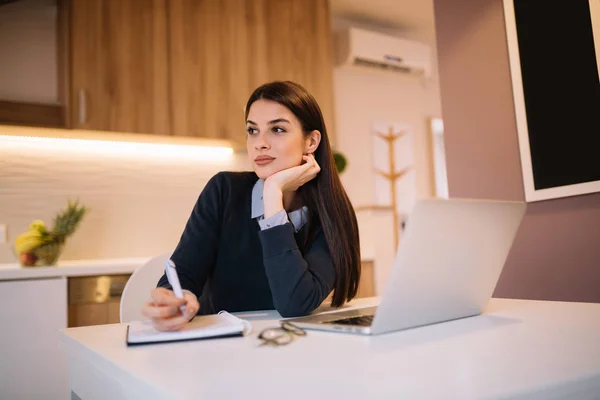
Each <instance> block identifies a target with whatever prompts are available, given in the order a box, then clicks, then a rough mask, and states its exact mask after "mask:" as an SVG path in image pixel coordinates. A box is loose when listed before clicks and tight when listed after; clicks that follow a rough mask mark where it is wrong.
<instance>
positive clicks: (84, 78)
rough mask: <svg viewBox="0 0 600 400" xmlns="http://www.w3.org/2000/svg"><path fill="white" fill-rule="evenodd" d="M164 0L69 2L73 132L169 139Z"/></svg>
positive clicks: (165, 11)
mask: <svg viewBox="0 0 600 400" xmlns="http://www.w3.org/2000/svg"><path fill="white" fill-rule="evenodd" d="M166 4H167V2H166V1H165V0H145V1H139V0H119V1H111V0H71V1H70V7H69V9H68V12H69V14H70V17H69V20H70V34H69V37H70V41H69V51H70V54H71V57H70V60H71V63H70V68H69V69H70V74H69V75H70V86H71V88H70V95H71V96H70V100H71V105H72V106H71V107H70V111H71V112H70V121H71V126H72V127H73V128H79V129H92V130H102V131H118V132H132V133H155V134H163V135H166V134H169V133H170V126H169V116H170V113H169V89H168V86H167V69H168V57H167V39H168V37H167V27H166V22H167V21H166V15H167V10H166Z"/></svg>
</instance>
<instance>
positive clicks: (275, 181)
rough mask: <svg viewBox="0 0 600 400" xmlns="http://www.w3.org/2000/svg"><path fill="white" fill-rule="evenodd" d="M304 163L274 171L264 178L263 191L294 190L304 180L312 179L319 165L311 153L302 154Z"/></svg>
mask: <svg viewBox="0 0 600 400" xmlns="http://www.w3.org/2000/svg"><path fill="white" fill-rule="evenodd" d="M302 159H303V160H304V164H302V165H299V166H297V167H292V168H287V169H284V170H281V171H279V172H276V173H274V174H273V175H271V176H269V177H268V178H267V179H265V191H268V190H278V191H281V192H287V191H295V190H298V188H299V187H300V186H302V185H304V184H305V183H306V182H308V181H311V180H313V179H314V178H315V177H316V176H317V174H318V173H319V172H321V167H320V166H319V164H318V163H317V160H315V157H314V156H313V155H312V154H308V155H305V156H302Z"/></svg>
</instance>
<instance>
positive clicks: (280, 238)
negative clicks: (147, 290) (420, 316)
mask: <svg viewBox="0 0 600 400" xmlns="http://www.w3.org/2000/svg"><path fill="white" fill-rule="evenodd" d="M246 143H247V145H246V146H247V150H248V156H249V158H250V162H251V163H252V166H253V169H254V172H221V173H218V174H217V175H215V176H214V177H213V178H211V180H210V181H209V182H208V184H207V185H206V187H205V188H204V190H203V191H202V193H201V194H200V197H199V198H198V201H197V203H196V205H195V207H194V210H193V211H192V214H191V216H190V218H189V220H188V222H187V225H186V227H185V230H184V232H183V234H182V236H181V239H180V241H179V244H178V246H177V248H176V249H175V251H174V253H173V255H172V256H171V260H173V262H174V263H175V265H176V267H177V271H178V275H179V279H180V281H181V286H182V288H183V289H184V299H179V298H177V297H175V296H174V294H173V292H172V291H171V290H170V286H169V284H168V281H167V279H166V276H164V275H163V277H162V278H161V279H160V281H159V282H158V287H157V288H156V289H154V290H153V292H152V300H151V301H149V302H148V303H147V304H146V305H145V306H144V309H143V314H144V315H145V316H146V317H148V318H151V319H152V320H153V323H154V326H155V327H156V328H157V329H159V330H178V329H181V328H182V327H183V326H184V325H185V324H186V323H187V322H188V321H189V320H191V319H192V318H193V317H194V316H195V315H196V313H199V314H212V313H216V312H219V311H220V310H227V311H229V312H235V311H248V310H264V309H273V308H275V309H277V311H279V313H280V314H281V315H282V316H283V317H292V316H300V315H306V314H308V313H310V312H311V311H313V310H314V309H315V308H317V307H318V306H319V305H320V304H321V303H322V302H323V300H324V299H325V298H326V297H327V296H328V295H329V293H330V292H331V291H332V290H333V299H332V306H334V307H339V306H341V305H342V304H344V302H346V301H348V300H351V299H352V298H353V297H354V296H355V295H356V291H357V288H358V282H359V279H360V250H359V239H358V226H357V222H356V215H355V213H354V210H353V208H352V205H351V204H350V201H349V200H348V196H347V195H346V192H345V191H344V189H343V187H342V184H341V182H340V179H339V176H338V173H337V170H336V169H335V164H334V161H333V155H332V153H331V148H330V145H329V139H328V137H327V130H326V129H325V124H324V122H323V116H322V114H321V110H320V108H319V106H318V104H317V102H316V101H315V99H314V98H313V97H312V96H311V95H310V94H309V93H308V92H307V91H306V90H305V89H304V88H303V87H302V86H300V85H298V84H296V83H293V82H272V83H268V84H265V85H263V86H261V87H259V88H258V89H256V90H255V91H254V93H252V96H250V99H249V100H248V103H247V105H246ZM181 305H185V311H184V312H183V313H182V312H180V311H179V306H181Z"/></svg>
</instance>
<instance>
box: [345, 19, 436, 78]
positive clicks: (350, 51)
mask: <svg viewBox="0 0 600 400" xmlns="http://www.w3.org/2000/svg"><path fill="white" fill-rule="evenodd" d="M334 50H335V61H336V66H343V65H362V66H367V67H372V68H379V69H386V70H390V71H395V72H404V73H410V74H417V75H423V76H425V77H426V78H429V77H430V76H431V48H430V47H429V45H427V44H423V43H419V42H415V41H412V40H406V39H403V38H400V37H396V36H391V35H386V34H382V33H378V32H372V31H367V30H364V29H358V28H347V29H345V30H343V31H340V32H338V33H336V34H335V36H334Z"/></svg>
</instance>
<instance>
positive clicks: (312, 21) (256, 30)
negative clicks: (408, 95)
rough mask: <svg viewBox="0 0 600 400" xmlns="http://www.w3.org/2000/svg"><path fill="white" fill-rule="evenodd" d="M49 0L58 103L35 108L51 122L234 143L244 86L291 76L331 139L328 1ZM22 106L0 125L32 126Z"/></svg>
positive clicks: (240, 137)
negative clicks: (53, 26) (312, 99)
mask: <svg viewBox="0 0 600 400" xmlns="http://www.w3.org/2000/svg"><path fill="white" fill-rule="evenodd" d="M32 1H39V0H32ZM55 1H56V14H57V22H56V26H57V30H58V36H57V40H58V42H59V44H60V46H58V54H57V60H58V61H57V63H58V66H59V75H60V76H64V80H63V81H60V82H58V84H57V85H58V89H57V90H58V91H59V94H61V98H62V99H63V101H62V102H61V104H60V105H52V106H51V107H38V109H39V113H45V114H46V115H47V118H51V119H52V121H53V122H52V125H54V126H67V127H71V128H76V129H84V130H85V129H88V130H99V131H116V132H130V133H150V134H159V135H181V136H196V137H205V138H219V139H229V140H233V141H234V142H237V143H238V144H240V145H242V144H243V143H244V142H245V127H244V120H243V114H244V107H245V103H246V101H247V99H248V97H249V96H250V94H251V92H252V90H253V89H255V88H256V87H258V86H259V85H261V84H263V83H266V82H269V81H273V80H293V81H296V82H298V83H300V84H301V85H303V86H305V87H306V89H308V90H309V91H310V92H311V93H312V94H313V95H314V96H315V98H316V99H317V101H318V102H319V104H320V106H321V108H322V111H323V114H324V117H325V120H326V124H327V126H328V128H329V131H330V132H329V133H330V135H331V136H333V133H334V129H335V127H334V125H333V121H334V118H333V117H334V116H333V76H332V75H333V64H332V48H331V47H332V43H331V29H330V14H329V4H328V0H173V1H167V0H144V1H140V0H119V1H116V0H55ZM15 4H18V3H15ZM0 56H1V54H0ZM1 105H2V104H1V103H0V106H1ZM32 110H33V109H32V108H29V109H22V108H21V109H17V110H16V109H14V108H13V109H11V108H10V107H9V108H6V107H5V108H4V109H3V108H2V107H0V122H2V121H4V122H9V123H15V121H16V123H18V122H19V120H20V121H21V122H24V123H26V124H31V125H40V124H38V123H34V122H32V121H26V119H27V117H28V116H30V115H32ZM3 112H4V117H6V118H3Z"/></svg>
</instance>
